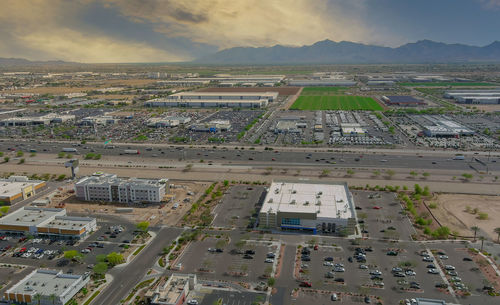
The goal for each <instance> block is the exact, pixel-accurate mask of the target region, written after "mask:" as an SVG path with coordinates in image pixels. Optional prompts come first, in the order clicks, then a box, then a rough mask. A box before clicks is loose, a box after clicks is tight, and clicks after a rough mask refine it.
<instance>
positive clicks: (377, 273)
mask: <svg viewBox="0 0 500 305" xmlns="http://www.w3.org/2000/svg"><path fill="white" fill-rule="evenodd" d="M370 275H382V272H380V271H379V270H373V271H370Z"/></svg>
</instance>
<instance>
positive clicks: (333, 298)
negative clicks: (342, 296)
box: [330, 293, 339, 301]
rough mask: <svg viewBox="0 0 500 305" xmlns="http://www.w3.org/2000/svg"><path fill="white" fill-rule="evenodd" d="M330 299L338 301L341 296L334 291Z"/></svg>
mask: <svg viewBox="0 0 500 305" xmlns="http://www.w3.org/2000/svg"><path fill="white" fill-rule="evenodd" d="M330 300H332V301H338V300H339V297H338V296H337V294H336V293H333V294H332V295H331V296H330Z"/></svg>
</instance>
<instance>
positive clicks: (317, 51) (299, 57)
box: [195, 40, 500, 64]
mask: <svg viewBox="0 0 500 305" xmlns="http://www.w3.org/2000/svg"><path fill="white" fill-rule="evenodd" d="M195 62H197V63H205V64H291V63H294V64H337V63H338V64H357V63H360V64H362V63H462V62H500V41H495V42H493V43H492V44H490V45H487V46H484V47H476V46H469V45H464V44H446V43H441V42H435V41H431V40H420V41H417V42H415V43H408V44H405V45H402V46H400V47H397V48H390V47H380V46H373V45H366V44H361V43H354V42H348V41H341V42H334V41H331V40H323V41H319V42H316V43H315V44H312V45H309V46H302V47H286V46H281V45H276V46H274V47H262V48H252V47H237V48H231V49H225V50H222V51H219V52H217V53H215V54H212V55H208V56H205V57H202V58H200V59H197V60H195Z"/></svg>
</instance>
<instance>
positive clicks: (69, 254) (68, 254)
mask: <svg viewBox="0 0 500 305" xmlns="http://www.w3.org/2000/svg"><path fill="white" fill-rule="evenodd" d="M82 257H83V255H82V254H81V253H79V252H78V251H76V250H68V251H64V258H67V259H71V260H79V259H80V258H82Z"/></svg>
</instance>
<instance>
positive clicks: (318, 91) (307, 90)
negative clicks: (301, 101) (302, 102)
mask: <svg viewBox="0 0 500 305" xmlns="http://www.w3.org/2000/svg"><path fill="white" fill-rule="evenodd" d="M346 90H347V88H346V87H304V89H302V93H300V95H301V96H302V95H313V96H322V95H340V94H343V93H344V92H345V91H346Z"/></svg>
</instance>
